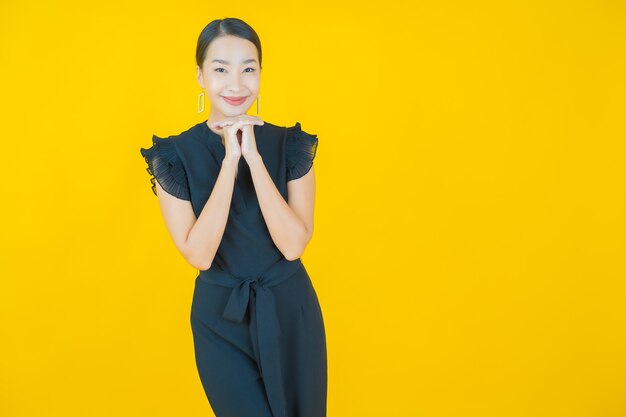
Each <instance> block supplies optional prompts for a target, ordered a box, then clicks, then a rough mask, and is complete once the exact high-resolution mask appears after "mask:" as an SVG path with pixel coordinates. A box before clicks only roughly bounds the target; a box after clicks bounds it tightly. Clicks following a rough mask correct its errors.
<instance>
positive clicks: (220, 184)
mask: <svg viewBox="0 0 626 417" xmlns="http://www.w3.org/2000/svg"><path fill="white" fill-rule="evenodd" d="M235 170H236V166H235V165H234V164H232V163H230V162H229V161H227V160H224V161H223V162H222V167H221V169H220V173H219V175H218V177H217V181H216V182H215V186H214V187H213V191H212V192H211V196H210V197H209V199H208V200H207V202H206V203H205V204H204V207H203V208H202V212H201V213H200V216H199V217H198V219H197V220H196V222H195V224H194V225H193V227H192V228H191V230H190V232H189V235H188V236H187V253H188V254H189V255H188V256H189V258H188V260H189V262H190V263H191V264H192V265H195V266H196V267H197V268H199V269H201V270H205V269H208V268H209V267H210V266H211V263H212V262H213V258H214V257H215V253H216V252H217V249H218V248H219V245H220V242H221V241H222V237H223V235H224V230H225V228H226V222H227V220H228V213H229V212H230V205H231V200H232V197H233V188H234V184H235Z"/></svg>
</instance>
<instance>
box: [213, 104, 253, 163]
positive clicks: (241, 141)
mask: <svg viewBox="0 0 626 417" xmlns="http://www.w3.org/2000/svg"><path fill="white" fill-rule="evenodd" d="M264 123H265V122H263V120H261V119H260V118H259V117H257V116H249V115H247V114H243V115H240V116H235V117H226V118H224V119H222V120H220V121H218V122H213V123H210V124H209V126H210V127H211V128H213V129H215V130H217V131H223V135H220V136H222V137H223V138H224V147H225V148H226V156H225V157H224V158H225V159H228V160H229V161H231V162H232V163H233V164H234V165H235V166H237V164H238V163H239V158H240V157H241V156H243V157H244V159H246V161H248V160H249V158H254V157H256V156H258V155H259V152H258V150H257V147H256V137H255V136H254V125H259V126H261V125H263V124H264Z"/></svg>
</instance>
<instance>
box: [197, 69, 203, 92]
mask: <svg viewBox="0 0 626 417" xmlns="http://www.w3.org/2000/svg"><path fill="white" fill-rule="evenodd" d="M196 79H197V80H198V84H200V88H204V75H203V74H202V69H201V68H200V66H199V65H196Z"/></svg>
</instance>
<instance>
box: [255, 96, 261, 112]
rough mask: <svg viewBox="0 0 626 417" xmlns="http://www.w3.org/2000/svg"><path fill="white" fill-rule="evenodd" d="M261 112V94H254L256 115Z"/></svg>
mask: <svg viewBox="0 0 626 417" xmlns="http://www.w3.org/2000/svg"><path fill="white" fill-rule="evenodd" d="M260 113H261V94H259V95H258V96H256V115H257V116H258V115H259V114H260Z"/></svg>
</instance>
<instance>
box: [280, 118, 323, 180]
mask: <svg viewBox="0 0 626 417" xmlns="http://www.w3.org/2000/svg"><path fill="white" fill-rule="evenodd" d="M317 145H318V139H317V134H315V133H310V132H307V131H305V130H303V129H302V125H301V124H300V122H296V123H295V124H294V125H291V126H286V127H285V155H286V160H287V181H291V180H294V179H298V178H300V177H302V176H304V175H305V174H306V173H307V172H309V170H310V169H311V167H312V166H313V160H314V159H315V155H316V154H317Z"/></svg>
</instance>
